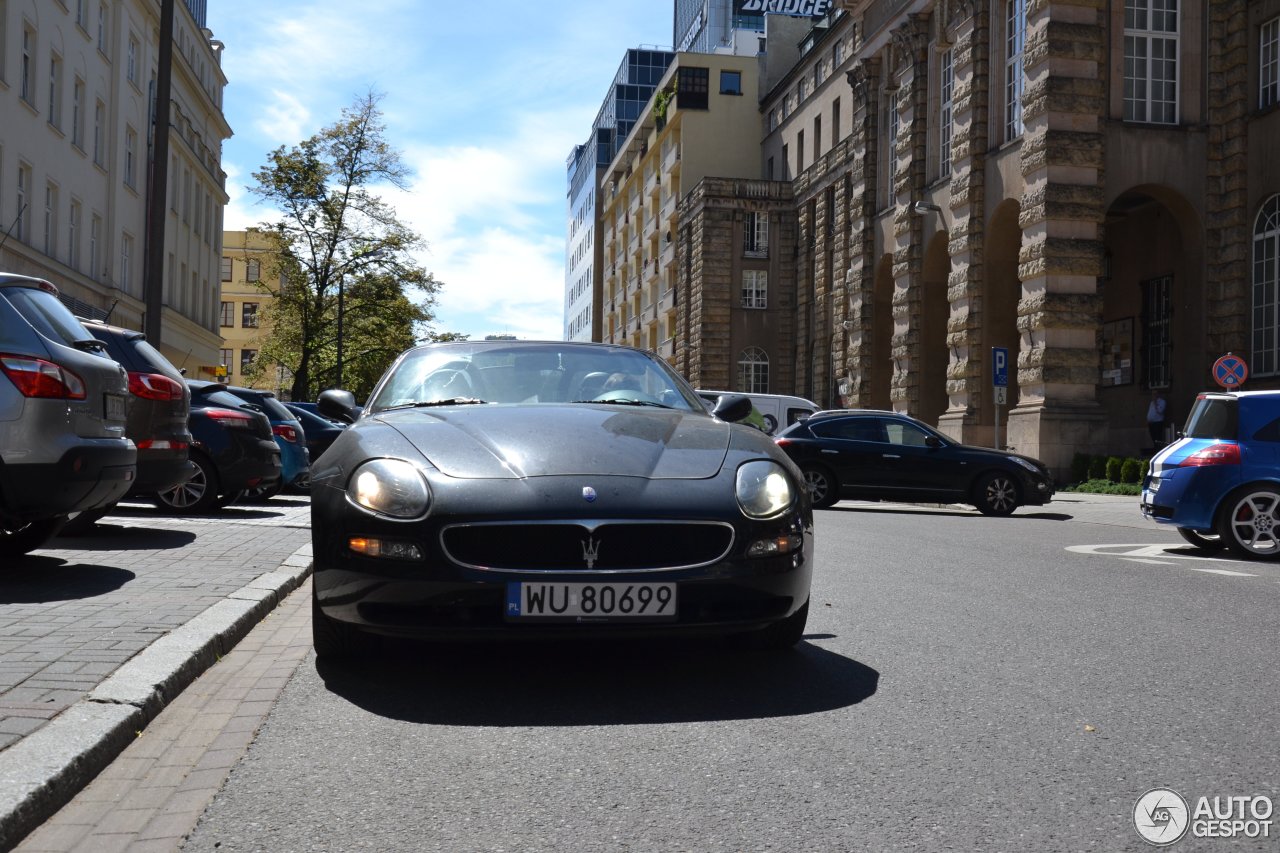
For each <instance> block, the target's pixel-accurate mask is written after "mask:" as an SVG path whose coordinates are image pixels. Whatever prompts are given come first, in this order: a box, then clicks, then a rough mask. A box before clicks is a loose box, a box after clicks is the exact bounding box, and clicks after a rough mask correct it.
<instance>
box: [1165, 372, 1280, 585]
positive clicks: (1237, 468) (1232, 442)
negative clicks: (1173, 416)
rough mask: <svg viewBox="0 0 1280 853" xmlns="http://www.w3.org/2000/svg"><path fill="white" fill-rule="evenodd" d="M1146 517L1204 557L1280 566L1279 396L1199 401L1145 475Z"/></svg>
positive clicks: (1231, 395)
mask: <svg viewBox="0 0 1280 853" xmlns="http://www.w3.org/2000/svg"><path fill="white" fill-rule="evenodd" d="M1142 514H1143V515H1145V516H1146V517H1147V518H1151V519H1154V520H1155V521H1157V522H1159V523H1160V524H1172V525H1174V526H1176V527H1177V528H1178V532H1179V533H1180V534H1182V537H1183V538H1184V539H1186V540H1187V541H1188V542H1190V543H1191V544H1193V545H1195V546H1196V547H1198V548H1201V549H1203V550H1206V551H1217V550H1221V549H1222V548H1223V547H1226V548H1229V549H1231V550H1232V551H1233V552H1235V553H1237V554H1240V555H1241V556H1245V557H1252V558H1257V559H1264V560H1280V391H1224V392H1206V393H1204V394H1201V395H1199V396H1198V397H1197V398H1196V402H1195V406H1194V407H1193V408H1192V409H1191V414H1190V416H1188V418H1187V424H1186V427H1185V428H1184V430H1183V432H1182V436H1181V438H1179V439H1178V440H1177V441H1175V442H1174V443H1173V444H1171V445H1169V446H1168V447H1166V448H1165V449H1164V450H1162V451H1160V452H1159V453H1158V454H1157V455H1156V456H1155V457H1154V458H1153V459H1152V460H1151V463H1150V465H1149V466H1148V467H1147V475H1146V478H1145V479H1144V480H1143V483H1142Z"/></svg>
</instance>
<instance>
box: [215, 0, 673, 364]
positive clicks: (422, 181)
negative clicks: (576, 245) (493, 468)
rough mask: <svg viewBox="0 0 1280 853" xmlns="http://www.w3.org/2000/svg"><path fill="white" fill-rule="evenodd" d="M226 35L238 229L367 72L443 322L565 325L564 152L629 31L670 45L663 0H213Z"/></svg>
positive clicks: (521, 331)
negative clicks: (401, 164) (287, 156)
mask: <svg viewBox="0 0 1280 853" xmlns="http://www.w3.org/2000/svg"><path fill="white" fill-rule="evenodd" d="M208 15H209V17H208V22H207V23H208V26H209V28H210V29H212V30H213V35H214V38H216V39H219V40H220V41H222V42H223V43H225V45H226V49H225V50H224V52H223V57H222V68H223V71H224V72H225V73H226V75H227V78H228V84H227V89H226V93H225V98H224V103H223V110H224V112H225V114H226V116H227V120H228V121H229V122H230V124H231V127H232V130H233V131H234V133H235V135H234V136H233V137H232V138H231V139H230V140H228V141H227V142H226V143H225V144H224V145H223V149H222V167H223V169H224V170H225V171H226V173H227V191H228V193H229V194H230V196H231V200H230V202H229V204H228V207H227V210H226V217H225V225H226V228H227V229H228V230H235V229H240V228H244V227H247V226H249V225H252V224H255V223H257V222H260V221H263V220H265V219H270V218H272V217H271V211H269V210H265V209H263V208H260V207H255V206H254V199H253V198H252V197H251V196H249V194H248V193H247V192H246V190H245V187H246V185H248V184H250V183H251V182H252V173H253V172H254V171H255V170H257V169H258V168H260V167H261V166H262V165H263V164H264V163H265V162H266V158H267V154H268V153H269V152H270V151H271V150H273V149H275V148H276V147H278V146H280V145H293V144H296V143H298V142H300V141H302V140H303V139H305V138H306V137H308V136H310V135H312V134H313V133H315V132H316V131H318V130H320V128H322V127H324V126H325V125H328V124H331V123H332V122H334V121H335V120H336V119H337V118H338V116H339V113H340V111H341V110H342V108H343V107H346V106H348V105H350V104H351V102H352V100H353V99H354V98H355V97H356V96H358V95H361V94H363V93H365V92H367V91H369V90H370V89H372V90H374V91H377V92H381V93H382V94H383V95H384V98H383V101H382V110H383V114H384V119H385V121H386V124H387V136H388V139H389V140H390V142H391V143H392V144H393V145H394V146H395V147H396V148H398V149H399V150H400V151H401V153H402V154H403V156H404V159H405V162H406V164H407V165H408V166H409V167H410V168H411V169H412V170H413V172H414V177H413V180H412V189H411V191H410V192H408V193H405V194H402V193H399V192H398V191H394V190H392V191H390V192H387V193H385V194H384V197H385V198H387V200H388V201H389V202H391V203H392V204H393V205H394V206H395V208H396V210H397V211H398V212H399V214H400V215H401V217H402V218H403V219H405V220H406V221H408V222H409V223H410V224H411V225H412V227H414V228H415V230H417V232H418V233H419V234H421V235H422V237H423V238H424V239H425V240H426V241H427V244H428V249H427V251H426V252H425V253H424V254H423V255H422V256H421V258H420V259H419V260H420V261H421V263H422V265H423V266H424V267H425V268H426V269H428V270H430V271H432V272H433V273H435V275H436V278H437V279H438V280H440V281H442V282H443V283H444V286H443V288H442V289H441V292H440V294H439V297H438V304H437V306H436V323H435V328H436V329H437V330H439V331H450V332H461V333H464V334H469V335H471V337H472V339H476V338H482V337H484V335H486V334H490V333H510V334H514V335H516V336H518V337H521V338H553V339H558V338H560V337H561V336H562V333H563V316H562V315H563V310H564V309H563V302H564V300H563V294H564V253H565V233H566V216H567V208H566V200H565V190H566V187H565V159H566V158H567V157H568V155H569V152H570V150H571V149H572V147H573V146H574V145H576V144H578V143H581V142H584V141H586V139H587V135H588V132H589V130H590V128H591V122H592V121H593V120H594V119H595V115H596V111H597V110H598V109H599V107H600V103H601V101H602V100H603V98H604V95H605V92H606V90H607V89H608V86H609V83H610V82H611V81H612V79H613V74H614V73H615V72H616V71H617V68H618V64H619V63H620V62H621V61H622V57H623V52H624V51H625V50H626V49H627V48H628V47H636V46H638V45H641V44H645V45H663V46H666V45H669V44H670V43H671V20H672V4H670V3H665V2H656V3H655V2H653V0H594V1H593V2H587V0H555V2H545V0H544V1H543V2H537V0H522V2H514V0H491V2H488V3H447V2H444V0H425V2H424V0H366V2H363V3H351V2H349V0H307V2H301V0H270V2H267V3H263V2H261V0H257V2H249V0H212V2H210V3H209V13H208Z"/></svg>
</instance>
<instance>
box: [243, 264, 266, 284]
mask: <svg viewBox="0 0 1280 853" xmlns="http://www.w3.org/2000/svg"><path fill="white" fill-rule="evenodd" d="M244 280H245V281H262V262H261V261H248V262H246V263H245V273H244Z"/></svg>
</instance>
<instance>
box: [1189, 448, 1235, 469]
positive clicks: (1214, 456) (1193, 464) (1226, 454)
mask: <svg viewBox="0 0 1280 853" xmlns="http://www.w3.org/2000/svg"><path fill="white" fill-rule="evenodd" d="M1239 464H1240V445H1238V444H1234V443H1220V444H1211V445H1209V446H1208V447H1206V448H1204V449H1203V450H1197V451H1196V452H1195V453H1193V454H1191V455H1190V456H1188V457H1187V458H1186V459H1184V460H1182V464H1181V465H1180V466H1178V467H1180V468H1197V467H1199V466H1201V465H1239Z"/></svg>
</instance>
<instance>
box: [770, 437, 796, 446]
mask: <svg viewBox="0 0 1280 853" xmlns="http://www.w3.org/2000/svg"><path fill="white" fill-rule="evenodd" d="M773 443H774V444H776V445H778V446H779V447H786V446H787V445H789V444H791V443H792V441H791V439H789V438H775V439H774V440H773Z"/></svg>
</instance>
